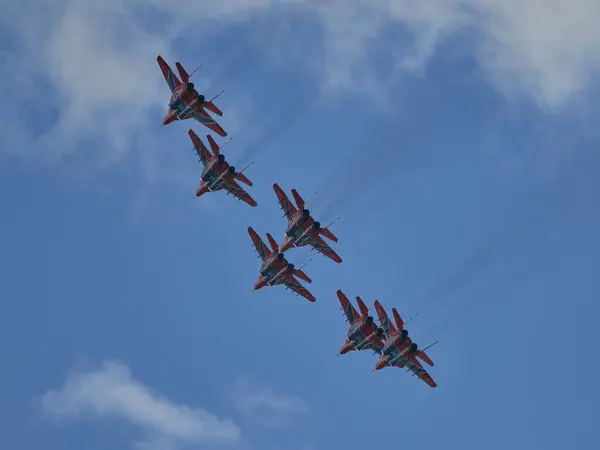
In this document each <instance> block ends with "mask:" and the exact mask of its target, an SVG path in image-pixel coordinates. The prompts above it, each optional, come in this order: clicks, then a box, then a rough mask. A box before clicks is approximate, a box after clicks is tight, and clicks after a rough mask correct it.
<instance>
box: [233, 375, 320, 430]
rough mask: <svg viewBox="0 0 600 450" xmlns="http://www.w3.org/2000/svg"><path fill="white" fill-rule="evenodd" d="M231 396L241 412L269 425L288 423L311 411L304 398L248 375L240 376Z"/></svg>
mask: <svg viewBox="0 0 600 450" xmlns="http://www.w3.org/2000/svg"><path fill="white" fill-rule="evenodd" d="M231 398H232V401H233V404H234V406H235V408H236V409H237V410H238V411H239V412H240V413H242V414H244V415H246V416H247V417H249V418H251V419H253V421H255V422H257V423H258V422H260V423H262V424H264V425H268V426H279V425H287V424H289V423H290V419H292V418H293V417H294V416H298V415H304V414H308V413H309V412H310V408H309V406H308V404H307V403H306V402H305V401H304V400H302V399H300V398H298V397H294V396H290V395H283V394H280V393H278V392H276V391H275V390H274V389H273V388H271V387H269V386H266V385H264V384H260V383H257V382H255V381H253V380H250V379H248V378H246V377H240V378H238V380H237V381H236V383H235V385H234V386H233V389H232V392H231Z"/></svg>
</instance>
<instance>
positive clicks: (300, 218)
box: [273, 183, 342, 263]
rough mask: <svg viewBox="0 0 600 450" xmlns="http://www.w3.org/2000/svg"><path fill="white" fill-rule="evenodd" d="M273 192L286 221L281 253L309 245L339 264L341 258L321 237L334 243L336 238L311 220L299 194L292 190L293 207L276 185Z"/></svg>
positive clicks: (325, 228)
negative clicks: (294, 202)
mask: <svg viewBox="0 0 600 450" xmlns="http://www.w3.org/2000/svg"><path fill="white" fill-rule="evenodd" d="M273 190H274V191H275V194H276V195H277V200H278V201H279V205H280V206H281V209H282V211H283V213H284V216H285V217H286V218H287V221H288V224H287V230H285V238H284V241H283V244H282V246H281V251H282V252H285V251H286V250H288V249H290V248H292V247H302V246H305V245H310V246H311V247H312V248H313V249H315V250H316V251H318V252H320V253H321V254H323V255H324V256H327V257H328V258H330V259H332V260H333V261H335V262H337V263H341V262H342V258H340V257H339V255H338V254H337V253H336V252H335V251H333V249H332V248H331V247H330V246H329V245H328V244H327V243H326V242H325V240H324V239H323V238H322V237H321V236H324V237H326V238H327V239H330V240H332V241H334V242H337V241H338V238H337V237H336V236H335V235H334V234H333V233H332V232H331V231H330V230H329V229H328V228H327V227H321V224H320V223H319V222H317V221H315V220H314V219H313V218H312V216H311V215H310V211H309V210H308V209H306V208H305V202H304V200H303V199H302V197H300V194H298V192H297V191H296V190H295V189H292V196H293V197H294V200H295V201H296V205H294V204H293V203H292V202H291V201H290V199H289V198H288V196H287V195H286V194H285V192H283V189H281V187H279V185H278V184H277V183H275V184H274V185H273Z"/></svg>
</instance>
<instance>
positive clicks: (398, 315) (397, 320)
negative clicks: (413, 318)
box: [392, 308, 404, 330]
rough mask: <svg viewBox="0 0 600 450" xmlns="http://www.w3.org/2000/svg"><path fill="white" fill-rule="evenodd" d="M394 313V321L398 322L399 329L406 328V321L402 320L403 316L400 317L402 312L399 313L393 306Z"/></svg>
mask: <svg viewBox="0 0 600 450" xmlns="http://www.w3.org/2000/svg"><path fill="white" fill-rule="evenodd" d="M392 314H393V315H394V321H395V322H396V325H397V326H398V329H399V330H402V329H403V328H404V321H403V320H402V317H400V313H398V310H397V309H396V308H392Z"/></svg>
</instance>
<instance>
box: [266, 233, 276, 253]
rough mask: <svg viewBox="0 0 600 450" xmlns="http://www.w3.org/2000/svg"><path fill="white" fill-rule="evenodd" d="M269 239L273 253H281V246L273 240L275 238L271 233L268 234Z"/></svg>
mask: <svg viewBox="0 0 600 450" xmlns="http://www.w3.org/2000/svg"><path fill="white" fill-rule="evenodd" d="M267 239H268V240H269V244H270V245H271V248H272V249H273V253H279V245H277V241H275V239H273V236H271V233H267Z"/></svg>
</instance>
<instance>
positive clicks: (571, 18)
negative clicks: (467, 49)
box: [317, 0, 600, 107]
mask: <svg viewBox="0 0 600 450" xmlns="http://www.w3.org/2000/svg"><path fill="white" fill-rule="evenodd" d="M317 9H318V11H319V12H320V16H321V19H322V20H323V22H324V24H325V26H326V29H327V30H328V35H329V37H330V41H329V44H328V45H329V50H330V52H331V58H332V61H333V62H334V63H335V65H334V67H332V68H331V70H333V72H331V75H332V77H333V78H330V81H331V80H332V79H334V80H335V81H336V82H337V83H342V84H343V83H344V82H346V81H348V72H349V71H350V70H353V69H356V68H357V67H358V65H359V64H360V63H361V62H362V58H361V56H363V55H366V54H368V53H369V51H370V46H371V45H373V46H374V45H379V43H377V44H374V37H376V36H377V35H378V33H379V32H380V31H381V30H382V29H383V27H384V26H387V25H390V24H392V25H393V24H396V25H403V26H405V27H407V28H408V29H409V30H410V31H411V32H412V34H413V38H414V46H413V49H412V52H409V54H408V55H407V54H406V51H403V52H402V53H401V54H400V55H399V56H400V59H399V62H401V67H404V68H408V69H411V70H414V69H421V68H422V67H423V65H424V64H425V63H426V62H427V61H428V60H429V58H430V57H431V56H432V55H433V54H434V53H435V50H436V46H437V44H438V43H439V42H440V41H441V40H442V39H443V38H445V37H447V36H449V35H452V34H453V33H455V32H458V31H462V30H468V29H471V30H476V31H477V32H478V34H479V39H474V42H475V43H474V44H473V47H474V50H475V52H476V56H477V59H478V61H479V63H480V64H481V66H482V67H483V68H484V69H485V70H486V72H487V73H488V76H489V78H490V80H491V81H492V82H493V83H494V84H495V85H497V86H498V87H499V88H501V89H502V90H503V91H504V92H505V93H506V94H508V95H515V94H523V93H527V94H531V95H533V96H534V97H535V98H536V99H537V100H538V101H539V102H540V105H541V106H543V107H545V106H550V107H557V106H560V105H561V104H563V103H564V102H565V101H567V99H568V97H569V95H570V94H572V93H573V92H576V91H578V90H582V89H585V88H586V87H587V86H588V85H589V83H590V82H591V80H592V77H591V75H592V73H593V72H597V71H598V70H600V47H598V45H597V42H599V41H600V27H599V26H598V23H600V3H599V2H598V1H596V0H389V1H383V0H354V1H351V2H343V3H342V2H339V1H337V0H330V1H325V2H322V3H320V5H319V6H318V7H317ZM388 44H389V46H390V47H392V48H393V47H395V46H397V45H398V44H400V43H395V42H388ZM403 50H404V49H403ZM340 64H341V65H340Z"/></svg>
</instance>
